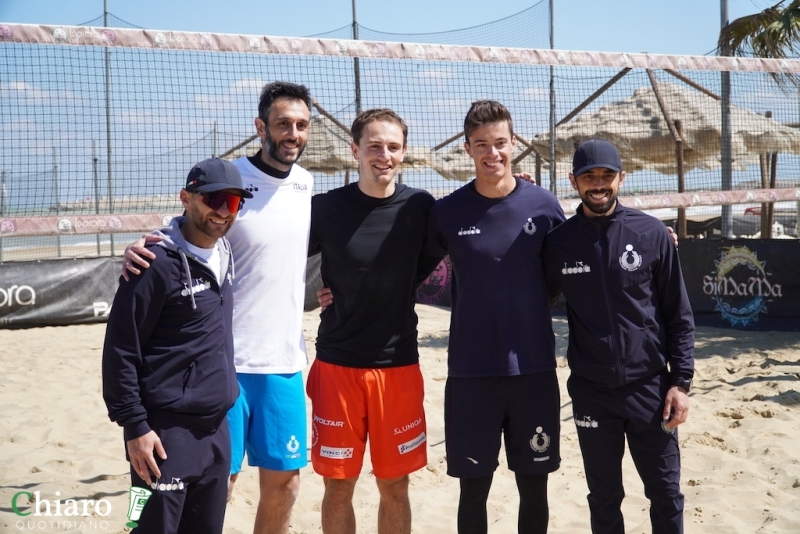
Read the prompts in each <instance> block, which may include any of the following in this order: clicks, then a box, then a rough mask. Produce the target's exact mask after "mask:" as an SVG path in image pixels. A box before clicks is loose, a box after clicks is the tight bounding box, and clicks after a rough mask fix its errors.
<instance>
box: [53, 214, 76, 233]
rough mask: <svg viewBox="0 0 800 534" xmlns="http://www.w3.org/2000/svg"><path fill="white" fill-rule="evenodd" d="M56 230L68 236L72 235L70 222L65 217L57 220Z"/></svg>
mask: <svg viewBox="0 0 800 534" xmlns="http://www.w3.org/2000/svg"><path fill="white" fill-rule="evenodd" d="M56 228H58V231H59V233H62V234H70V233H72V221H71V220H70V219H67V218H66V217H64V218H63V219H59V220H58V223H57V224H56Z"/></svg>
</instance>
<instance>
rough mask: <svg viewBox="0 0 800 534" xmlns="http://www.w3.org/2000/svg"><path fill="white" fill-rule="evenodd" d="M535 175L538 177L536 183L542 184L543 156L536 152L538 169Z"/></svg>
mask: <svg viewBox="0 0 800 534" xmlns="http://www.w3.org/2000/svg"><path fill="white" fill-rule="evenodd" d="M534 177H535V178H536V185H538V186H539V187H541V186H542V156H540V155H539V153H538V152H537V153H536V171H535V175H534Z"/></svg>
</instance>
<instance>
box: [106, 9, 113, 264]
mask: <svg viewBox="0 0 800 534" xmlns="http://www.w3.org/2000/svg"><path fill="white" fill-rule="evenodd" d="M103 27H106V28H107V27H108V0H103ZM105 60H106V80H105V81H106V172H107V174H108V213H109V214H111V213H114V181H113V179H112V174H111V51H110V50H109V49H108V47H106V48H105ZM108 236H109V239H110V245H111V255H112V256H114V234H113V233H110V234H108Z"/></svg>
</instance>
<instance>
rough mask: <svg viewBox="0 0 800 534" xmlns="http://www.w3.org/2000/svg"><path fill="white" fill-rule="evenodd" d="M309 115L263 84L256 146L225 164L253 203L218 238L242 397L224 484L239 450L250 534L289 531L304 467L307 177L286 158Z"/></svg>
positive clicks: (299, 99)
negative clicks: (248, 480)
mask: <svg viewBox="0 0 800 534" xmlns="http://www.w3.org/2000/svg"><path fill="white" fill-rule="evenodd" d="M310 119H311V96H310V94H309V91H308V89H307V88H306V87H305V86H302V85H296V84H293V83H288V82H274V83H270V84H267V85H266V86H265V87H264V89H263V90H262V92H261V98H260V100H259V105H258V117H257V118H256V119H255V126H256V132H257V133H258V136H259V138H260V139H261V150H260V151H259V152H258V153H257V154H256V155H255V156H251V157H243V158H239V159H237V160H235V161H234V162H233V164H234V165H235V166H236V167H237V168H238V169H239V171H240V172H241V175H242V182H243V184H244V187H245V189H247V190H248V191H249V192H250V193H252V194H253V198H252V199H250V200H248V202H247V205H246V206H245V207H244V209H243V210H242V211H241V212H240V213H239V218H238V222H237V224H236V226H235V227H234V228H233V229H232V230H231V231H230V232H229V233H228V235H227V238H228V240H229V241H230V243H231V249H232V252H233V257H234V260H235V262H236V284H235V286H234V288H233V292H234V298H235V302H236V304H235V306H234V310H233V342H234V362H235V365H236V373H237V378H238V381H239V388H240V391H241V393H240V395H239V398H238V400H237V401H236V404H235V405H234V407H233V408H232V409H231V411H230V412H229V414H228V418H229V423H230V429H231V443H232V458H231V486H232V484H233V482H234V481H235V480H236V477H237V476H238V473H239V471H240V469H241V465H242V461H243V459H244V453H245V451H246V452H247V458H248V464H250V465H254V466H257V467H258V468H259V486H260V490H261V498H260V501H259V505H258V511H257V513H256V521H255V528H254V533H255V534H267V533H269V534H273V533H274V534H285V533H287V532H288V530H289V519H290V516H291V510H292V506H293V505H294V502H295V500H296V498H297V492H298V488H299V485H300V471H299V470H300V468H302V467H304V466H305V465H306V463H307V439H306V429H307V422H306V409H305V393H304V391H303V377H302V370H303V368H304V367H305V366H306V364H307V363H308V358H307V356H306V347H305V341H304V338H303V305H304V301H305V269H306V261H307V253H308V235H309V225H310V221H311V192H312V187H313V179H312V177H311V174H309V173H308V171H306V170H305V169H303V168H301V167H299V166H297V165H295V162H296V161H297V159H298V158H299V157H300V155H301V154H302V153H303V149H304V148H305V145H306V141H307V139H308V128H309V124H310ZM151 239H152V238H150V237H148V241H149V240H151ZM143 245H144V240H143V239H140V240H139V241H137V242H136V243H134V244H133V245H131V246H130V247H128V250H126V253H125V262H124V266H123V268H124V269H128V270H130V271H131V272H133V273H135V274H138V272H139V269H137V268H136V267H134V263H135V264H137V265H139V266H142V267H148V266H149V264H148V263H147V261H146V260H145V259H143V258H142V256H143V257H146V258H150V259H152V255H151V254H149V253H148V251H147V249H145V248H144V246H143Z"/></svg>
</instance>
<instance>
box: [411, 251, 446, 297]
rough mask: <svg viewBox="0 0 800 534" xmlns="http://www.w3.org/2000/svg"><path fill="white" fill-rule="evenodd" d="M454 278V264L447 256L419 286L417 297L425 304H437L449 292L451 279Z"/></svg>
mask: <svg viewBox="0 0 800 534" xmlns="http://www.w3.org/2000/svg"><path fill="white" fill-rule="evenodd" d="M452 278H453V265H452V264H451V263H450V258H449V257H447V256H445V257H444V259H442V261H440V262H439V265H437V266H436V268H435V269H434V270H433V272H432V273H431V274H430V275H429V276H428V278H426V279H425V281H424V282H422V285H420V286H419V288H417V299H419V301H420V302H422V303H423V304H436V303H437V302H439V301H440V300H442V297H443V296H444V295H445V293H447V288H448V287H450V281H451V280H452Z"/></svg>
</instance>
